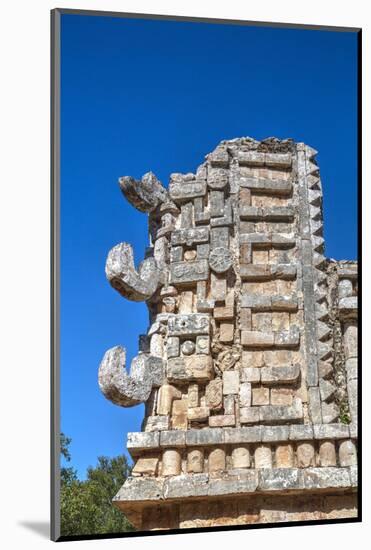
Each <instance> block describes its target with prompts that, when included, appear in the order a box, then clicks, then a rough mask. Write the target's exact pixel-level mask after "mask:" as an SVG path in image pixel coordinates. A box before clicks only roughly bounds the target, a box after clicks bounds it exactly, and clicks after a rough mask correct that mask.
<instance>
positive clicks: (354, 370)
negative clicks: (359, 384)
mask: <svg viewBox="0 0 371 550" xmlns="http://www.w3.org/2000/svg"><path fill="white" fill-rule="evenodd" d="M345 370H346V371H347V380H355V379H357V378H358V359H357V358H356V357H351V358H350V359H347V360H346V362H345Z"/></svg>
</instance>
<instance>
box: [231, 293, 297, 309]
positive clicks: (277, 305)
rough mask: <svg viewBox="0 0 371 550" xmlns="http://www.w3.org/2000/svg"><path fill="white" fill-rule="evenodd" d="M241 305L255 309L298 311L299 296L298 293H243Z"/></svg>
mask: <svg viewBox="0 0 371 550" xmlns="http://www.w3.org/2000/svg"><path fill="white" fill-rule="evenodd" d="M241 307H247V308H250V309H252V310H253V311H297V309H298V298H297V295H296V294H293V295H291V296H279V295H276V294H273V295H272V296H268V295H264V294H242V296H241Z"/></svg>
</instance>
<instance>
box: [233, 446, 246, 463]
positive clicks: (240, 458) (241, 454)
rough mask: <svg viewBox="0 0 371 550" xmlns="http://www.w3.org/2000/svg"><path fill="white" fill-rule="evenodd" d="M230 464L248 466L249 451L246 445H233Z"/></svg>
mask: <svg viewBox="0 0 371 550" xmlns="http://www.w3.org/2000/svg"><path fill="white" fill-rule="evenodd" d="M232 466H233V468H249V467H250V451H249V448H248V447H247V446H243V447H235V448H234V449H233V450H232Z"/></svg>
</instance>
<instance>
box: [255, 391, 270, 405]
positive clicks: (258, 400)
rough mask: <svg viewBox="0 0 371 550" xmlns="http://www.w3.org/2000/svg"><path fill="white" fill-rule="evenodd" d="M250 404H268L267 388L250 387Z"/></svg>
mask: <svg viewBox="0 0 371 550" xmlns="http://www.w3.org/2000/svg"><path fill="white" fill-rule="evenodd" d="M252 404H253V405H269V388H264V387H260V388H253V389H252Z"/></svg>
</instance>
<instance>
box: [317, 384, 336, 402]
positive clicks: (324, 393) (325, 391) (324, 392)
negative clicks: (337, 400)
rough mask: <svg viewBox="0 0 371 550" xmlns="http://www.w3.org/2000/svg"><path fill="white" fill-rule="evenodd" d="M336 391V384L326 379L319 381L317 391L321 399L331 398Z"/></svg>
mask: <svg viewBox="0 0 371 550" xmlns="http://www.w3.org/2000/svg"><path fill="white" fill-rule="evenodd" d="M335 392H336V386H335V385H334V384H332V382H329V381H328V380H320V381H319V393H320V396H321V399H322V401H327V400H330V399H332V398H333V396H334V394H335Z"/></svg>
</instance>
